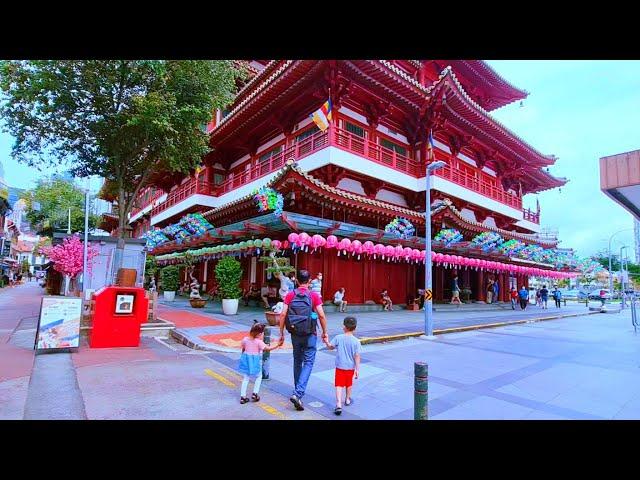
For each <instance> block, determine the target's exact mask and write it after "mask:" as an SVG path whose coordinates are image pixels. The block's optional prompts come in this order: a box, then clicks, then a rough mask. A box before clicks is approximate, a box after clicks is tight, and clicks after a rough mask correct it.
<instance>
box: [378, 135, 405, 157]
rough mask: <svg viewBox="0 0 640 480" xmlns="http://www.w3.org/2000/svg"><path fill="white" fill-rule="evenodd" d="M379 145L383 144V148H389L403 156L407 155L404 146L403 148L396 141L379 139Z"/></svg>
mask: <svg viewBox="0 0 640 480" xmlns="http://www.w3.org/2000/svg"><path fill="white" fill-rule="evenodd" d="M380 145H381V146H383V147H384V148H388V149H389V150H393V151H394V152H396V153H399V154H400V155H405V156H406V155H407V149H406V148H404V147H403V146H401V145H398V144H397V143H394V142H391V141H389V140H387V139H386V138H381V139H380Z"/></svg>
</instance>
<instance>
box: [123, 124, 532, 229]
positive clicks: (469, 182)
mask: <svg viewBox="0 0 640 480" xmlns="http://www.w3.org/2000/svg"><path fill="white" fill-rule="evenodd" d="M328 146H334V147H337V148H340V149H342V150H345V151H348V152H350V153H354V154H356V155H359V156H361V157H364V158H367V159H369V160H371V161H373V162H375V163H378V164H380V165H384V166H387V167H390V168H393V169H394V170H397V171H399V172H403V173H406V174H407V175H410V176H412V177H414V178H422V177H424V168H423V167H422V166H421V164H420V162H417V161H416V160H413V159H411V158H409V157H407V156H405V155H402V154H399V153H397V152H396V151H394V150H391V149H388V148H385V147H383V146H381V145H378V144H376V143H374V142H372V141H370V140H367V139H364V138H362V137H359V136H358V135H355V134H353V133H351V132H348V131H347V130H344V129H342V128H337V127H335V126H331V127H330V128H329V130H326V131H325V132H316V133H315V134H313V135H311V136H309V137H307V138H305V139H304V140H302V141H300V142H297V143H295V144H294V145H290V146H289V147H286V148H284V149H283V150H282V151H280V152H278V153H276V154H274V155H272V156H271V157H269V158H268V159H266V160H263V161H262V162H260V163H257V164H255V165H253V166H250V167H247V165H242V166H239V167H236V168H234V169H233V170H231V171H230V172H229V174H228V177H227V179H226V180H225V181H224V182H223V183H221V184H218V185H213V184H210V183H208V182H205V181H203V180H199V181H197V180H196V179H193V178H192V179H190V180H189V181H188V182H187V183H185V184H184V185H181V186H180V187H179V188H177V189H176V190H175V191H173V192H170V193H169V195H168V196H167V199H166V200H165V201H164V202H162V203H161V204H160V205H157V206H156V207H154V208H153V210H152V212H151V215H152V216H154V215H157V214H158V213H160V212H162V211H164V210H166V209H167V208H169V207H171V206H173V205H175V204H176V203H178V202H181V201H182V200H184V199H186V198H187V197H190V196H191V195H194V194H196V193H201V194H205V195H213V196H221V195H224V194H225V193H229V192H231V191H233V190H235V189H237V188H240V187H242V186H244V185H247V184H248V183H250V182H252V181H254V180H257V179H259V178H262V177H264V176H266V175H269V174H270V173H273V172H275V171H277V170H279V169H280V168H282V167H283V166H284V165H285V164H286V163H287V161H289V160H296V161H297V160H300V159H302V158H304V157H306V156H308V155H311V154H312V153H315V152H317V151H319V150H322V149H324V148H326V147H328ZM435 175H436V176H438V177H442V178H444V179H446V180H449V181H450V182H453V183H455V184H457V185H460V186H462V187H465V188H467V189H469V190H472V191H474V192H477V193H479V194H481V195H483V196H485V197H488V198H491V199H493V200H496V201H498V202H500V203H503V204H505V205H509V206H510V207H513V208H516V209H518V210H521V209H522V199H521V198H519V197H518V196H517V195H515V194H512V193H508V192H506V191H505V190H503V189H502V188H500V187H497V186H494V185H492V184H491V183H489V182H486V181H484V180H481V179H480V178H477V177H475V176H473V175H471V174H469V173H466V172H463V171H460V170H456V169H452V168H451V167H450V166H446V167H444V168H442V169H439V170H436V171H435ZM133 214H134V213H132V215H133ZM523 215H524V219H525V220H530V221H532V222H534V223H539V221H540V220H539V215H538V214H537V213H535V214H534V213H533V212H531V211H528V210H525V211H523Z"/></svg>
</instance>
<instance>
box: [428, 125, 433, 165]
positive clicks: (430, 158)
mask: <svg viewBox="0 0 640 480" xmlns="http://www.w3.org/2000/svg"><path fill="white" fill-rule="evenodd" d="M434 148H435V144H434V143H433V132H432V131H431V130H429V141H428V142H427V155H428V158H429V160H433V149H434Z"/></svg>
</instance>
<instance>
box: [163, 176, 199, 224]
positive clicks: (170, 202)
mask: <svg viewBox="0 0 640 480" xmlns="http://www.w3.org/2000/svg"><path fill="white" fill-rule="evenodd" d="M202 178H203V177H198V178H197V179H196V178H191V179H189V181H188V182H187V183H184V184H182V185H180V186H179V187H178V188H176V189H175V190H174V191H173V192H169V194H168V195H167V199H166V200H165V201H164V202H162V203H161V204H160V205H157V206H155V207H153V209H152V210H151V216H154V215H158V214H159V213H161V212H163V211H165V210H166V209H167V208H170V207H172V206H174V205H175V204H176V203H179V202H181V201H182V200H185V199H186V198H188V197H190V196H191V195H195V194H196V193H201V194H204V195H211V184H210V183H209V182H207V181H205V180H203V179H202Z"/></svg>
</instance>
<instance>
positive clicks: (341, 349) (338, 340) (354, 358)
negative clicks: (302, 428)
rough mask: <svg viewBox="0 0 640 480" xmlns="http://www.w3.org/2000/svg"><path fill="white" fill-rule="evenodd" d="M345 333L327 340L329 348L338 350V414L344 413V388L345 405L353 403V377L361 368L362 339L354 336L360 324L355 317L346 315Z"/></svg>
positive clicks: (336, 381)
mask: <svg viewBox="0 0 640 480" xmlns="http://www.w3.org/2000/svg"><path fill="white" fill-rule="evenodd" d="M343 325H344V328H343V331H344V333H343V334H341V335H337V336H336V337H335V338H334V339H333V340H332V341H331V343H329V342H327V341H325V345H326V346H327V348H328V349H329V350H337V352H336V353H337V355H336V380H335V386H336V408H335V410H334V411H333V413H335V414H336V415H340V414H342V390H343V389H344V388H346V389H347V394H346V398H345V401H344V404H345V405H351V403H352V402H351V386H352V385H353V377H354V376H355V378H358V370H359V369H360V352H362V345H361V344H360V340H358V339H357V338H356V337H354V336H353V332H354V331H355V329H356V326H357V325H358V321H357V320H356V319H355V317H346V318H345V319H344V322H343Z"/></svg>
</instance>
